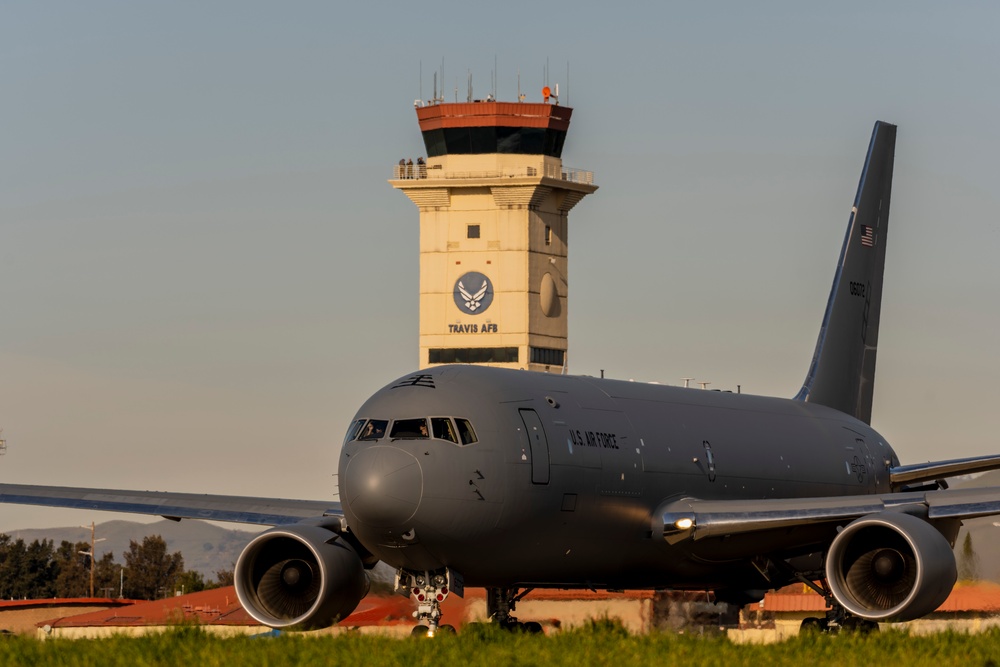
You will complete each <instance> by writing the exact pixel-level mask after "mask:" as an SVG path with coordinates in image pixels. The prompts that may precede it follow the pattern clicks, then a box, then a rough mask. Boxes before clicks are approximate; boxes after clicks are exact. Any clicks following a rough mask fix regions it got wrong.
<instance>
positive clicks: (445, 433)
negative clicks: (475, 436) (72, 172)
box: [431, 417, 458, 445]
mask: <svg viewBox="0 0 1000 667" xmlns="http://www.w3.org/2000/svg"><path fill="white" fill-rule="evenodd" d="M431 430H432V431H433V433H434V437H435V438H438V439H439V440H447V441H448V442H454V443H455V444H456V445H457V444H458V438H457V437H456V436H455V427H454V426H453V425H452V423H451V420H450V419H448V418H447V417H431Z"/></svg>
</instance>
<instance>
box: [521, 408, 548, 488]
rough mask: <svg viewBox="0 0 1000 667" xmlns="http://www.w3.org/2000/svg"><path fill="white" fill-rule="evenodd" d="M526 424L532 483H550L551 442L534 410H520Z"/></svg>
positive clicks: (522, 419)
mask: <svg viewBox="0 0 1000 667" xmlns="http://www.w3.org/2000/svg"><path fill="white" fill-rule="evenodd" d="M518 412H519V413H520V414H521V421H522V422H524V432H525V434H526V435H527V436H528V444H529V445H530V447H531V481H532V483H534V484H548V483H549V442H548V440H546V439H545V429H543V428H542V420H541V419H539V418H538V413H536V412H535V411H534V410H526V409H522V410H518Z"/></svg>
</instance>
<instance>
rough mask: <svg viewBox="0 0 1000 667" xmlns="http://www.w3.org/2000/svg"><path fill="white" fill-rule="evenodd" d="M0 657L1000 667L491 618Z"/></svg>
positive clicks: (995, 646) (983, 659) (904, 653)
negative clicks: (427, 628)
mask: <svg viewBox="0 0 1000 667" xmlns="http://www.w3.org/2000/svg"><path fill="white" fill-rule="evenodd" d="M0 665H4V667H15V666H19V665H26V666H27V665H30V666H31V667H35V666H37V665H60V666H63V665H65V666H70V665H94V666H95V667H96V666H100V667H105V666H108V665H122V666H128V667H141V666H146V665H149V666H152V665H156V666H160V665H162V666H164V667H167V666H169V667H175V666H184V667H187V666H189V665H190V666H198V667H243V666H245V665H261V666H275V665H311V666H314V665H315V666H318V665H352V666H353V665H363V666H368V665H407V666H410V665H434V666H436V667H440V666H442V665H449V666H450V665H487V666H489V667H502V666H504V665H539V666H542V665H544V666H548V665H572V666H574V667H578V666H579V665H612V666H614V667H626V666H629V665H642V666H644V667H645V666H648V665H713V666H714V665H722V666H724V667H737V666H741V665H753V666H755V667H761V666H763V667H777V666H779V665H795V666H796V667H805V666H810V665H837V666H838V667H839V666H853V665H858V666H861V665H864V666H868V665H878V666H885V667H909V666H910V665H928V666H934V667H944V666H946V665H962V666H963V667H968V666H979V665H989V666H993V667H1000V631H991V632H986V633H983V634H978V635H963V634H954V633H942V634H937V635H929V636H921V637H910V636H908V635H905V634H902V633H898V632H884V633H881V634H874V635H869V636H847V635H841V636H808V637H799V638H797V639H793V640H790V641H787V642H783V643H780V644H772V645H769V646H747V645H736V644H732V643H730V642H729V641H727V640H726V639H723V638H720V637H696V636H686V635H669V634H651V635H645V636H630V635H628V634H627V633H625V632H624V631H622V630H621V629H620V628H616V627H614V626H613V625H610V624H600V623H599V624H595V625H592V626H591V627H588V628H584V629H580V630H574V631H570V632H564V633H560V634H558V635H554V636H551V637H546V636H538V635H522V634H509V633H505V632H501V631H498V630H496V629H494V628H492V627H488V626H487V627H481V628H475V629H470V630H467V631H466V632H464V633H462V634H460V635H458V636H438V637H435V638H433V639H426V638H424V639H402V640H400V639H389V638H381V637H371V636H361V635H340V636H326V637H297V636H294V635H285V636H282V637H276V638H259V639H251V638H247V637H240V638H233V639H219V638H215V637H212V636H209V635H207V634H205V633H203V632H201V631H199V630H198V629H196V628H181V629H178V630H176V631H172V632H169V633H166V634H161V635H154V636H149V637H143V638H124V637H122V638H113V639H102V640H53V641H39V640H36V639H31V638H23V637H22V638H7V639H3V640H0Z"/></svg>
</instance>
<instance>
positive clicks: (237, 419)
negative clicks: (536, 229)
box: [0, 0, 1000, 530]
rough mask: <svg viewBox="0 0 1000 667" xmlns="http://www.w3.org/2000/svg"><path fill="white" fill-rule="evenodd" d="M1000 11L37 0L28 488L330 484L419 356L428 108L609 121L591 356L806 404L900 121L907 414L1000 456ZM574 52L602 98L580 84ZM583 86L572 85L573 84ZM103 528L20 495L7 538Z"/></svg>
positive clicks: (589, 331) (12, 273)
mask: <svg viewBox="0 0 1000 667" xmlns="http://www.w3.org/2000/svg"><path fill="white" fill-rule="evenodd" d="M998 25H1000V7H998V6H997V5H995V4H993V3H985V2H983V3H954V4H953V3H949V4H944V3H929V2H925V3H920V2H878V3H871V2H840V3H798V2H783V3H742V2H740V3H735V2H734V3H691V2H683V3H661V2H656V3H634V4H632V3H607V2H584V1H576V2H567V3H555V2H551V3H549V2H546V3H538V2H505V3H501V4H497V3H483V4H482V5H479V4H475V3H468V2H445V3H439V2H427V1H421V2H405V3H333V2H287V3H270V2H268V3H263V2H214V3H201V2H172V3H136V2H102V1H99V0H96V1H93V2H87V3H79V2H62V3H60V2H44V3H43V2H5V3H4V4H3V5H0V100H2V102H0V128H2V129H0V427H2V428H4V437H6V438H7V440H8V444H9V450H8V453H7V454H6V456H4V457H3V458H0V479H3V480H4V481H10V482H24V483H51V484H66V485H88V486H89V485H95V486H107V487H124V488H140V489H159V490H178V491H192V492H214V493H227V494H248V495H268V496H284V497H305V498H324V497H329V496H330V495H331V494H332V493H333V491H334V485H335V477H334V473H335V472H336V461H337V453H338V450H339V446H340V441H341V438H342V435H343V432H344V430H345V428H346V426H347V423H348V421H349V419H350V418H351V416H352V415H353V413H354V411H355V410H356V408H357V407H358V406H359V405H360V404H361V403H362V401H363V400H364V399H365V398H366V397H367V396H368V395H369V394H370V393H371V392H373V391H374V390H376V389H377V388H379V387H380V386H382V385H383V384H385V383H387V382H389V381H390V380H392V379H393V378H395V377H396V376H399V375H402V374H404V373H406V372H408V371H409V370H411V369H412V368H413V367H414V366H415V364H416V362H417V286H416V280H417V210H416V208H415V207H414V206H413V205H412V204H411V203H410V201H409V200H408V199H406V197H404V196H403V195H402V194H400V193H398V192H395V191H393V190H392V188H391V187H390V186H389V185H388V184H387V183H386V179H387V178H388V177H389V176H390V175H391V168H392V165H393V164H395V163H396V161H397V160H398V159H399V158H400V157H401V156H413V157H416V156H418V155H420V154H421V153H422V152H423V151H422V144H421V141H420V135H419V131H418V128H417V124H416V119H415V116H414V113H413V100H414V99H415V98H418V97H420V96H421V88H420V73H421V63H422V69H423V91H422V92H423V97H425V98H427V97H430V94H431V77H432V73H433V72H434V70H436V69H438V68H439V67H440V66H441V62H442V60H443V61H444V70H445V76H444V83H445V87H446V89H447V91H448V96H449V97H450V98H453V97H454V89H455V88H456V86H457V88H458V89H459V94H460V96H462V97H464V93H465V86H466V77H467V74H468V73H469V72H471V73H472V76H473V81H474V84H475V87H476V91H477V96H480V95H485V93H487V92H489V89H490V80H491V73H492V70H493V67H494V59H495V61H496V63H497V81H498V93H499V97H500V98H501V99H513V98H514V97H515V94H516V91H517V88H516V87H517V73H518V71H520V74H521V85H522V88H523V89H524V90H525V91H526V93H527V94H528V96H529V99H535V100H537V99H538V98H539V91H540V89H541V87H542V85H543V71H544V68H545V66H546V63H548V64H549V71H550V74H549V79H550V82H551V83H553V84H554V83H555V82H557V81H558V82H559V83H560V87H561V90H562V92H563V95H564V100H565V95H566V94H567V92H568V104H569V105H570V106H572V107H574V108H575V113H574V117H573V123H572V126H571V128H570V134H569V138H568V140H567V145H566V150H565V153H564V162H565V164H567V165H568V166H571V167H576V168H582V169H589V170H593V171H594V172H595V175H596V180H597V183H598V184H599V185H600V190H599V191H598V192H597V193H596V194H595V195H593V196H591V197H589V198H587V199H586V200H584V201H583V202H582V203H581V204H580V205H579V206H577V207H576V208H575V209H574V210H573V212H572V214H571V219H570V225H571V232H570V248H571V252H570V290H571V293H570V306H569V317H570V354H569V362H570V367H571V371H572V372H575V373H585V374H594V375H596V374H598V373H599V371H600V369H602V368H603V369H606V372H607V374H608V375H609V376H611V377H619V378H634V379H636V380H656V381H660V382H665V383H670V384H679V383H680V378H682V377H685V376H693V377H695V378H698V379H703V380H708V381H711V382H712V385H711V386H712V387H716V388H723V389H729V388H735V386H736V385H737V384H740V385H742V387H743V390H744V391H747V392H752V393H761V394H770V395H780V396H791V395H793V394H794V393H795V392H796V391H797V389H798V388H799V385H800V383H801V381H802V378H803V376H804V374H805V371H806V366H807V364H808V362H809V359H810V355H811V353H812V349H813V345H814V343H815V338H816V333H817V330H818V327H819V323H820V319H821V316H822V311H823V307H824V305H825V301H826V296H827V292H828V290H829V285H830V281H831V279H832V276H833V269H834V264H835V262H836V258H837V254H838V251H839V245H840V241H841V239H842V235H843V230H844V226H845V225H846V223H847V218H848V212H849V209H850V205H851V203H852V200H853V197H854V191H855V188H856V186H857V180H858V176H859V173H860V169H861V165H862V160H863V156H864V152H865V149H866V148H867V144H868V139H869V136H870V133H871V129H872V125H873V123H874V121H875V120H877V119H882V120H886V121H890V122H893V123H896V124H898V125H899V135H898V142H897V152H896V170H895V183H894V193H893V203H892V219H891V230H890V231H891V233H890V235H889V243H890V245H889V250H888V267H887V270H886V292H885V299H884V302H883V317H882V330H881V336H880V343H881V345H880V350H879V369H878V375H877V384H876V402H875V415H874V426H875V427H876V428H878V429H879V430H880V431H881V432H882V433H883V434H884V435H885V436H886V437H887V438H888V439H889V441H890V442H891V443H892V444H893V445H894V447H895V448H896V449H897V451H898V452H899V453H900V455H901V457H902V458H903V460H904V461H906V462H916V461H920V460H927V459H932V458H949V457H956V456H966V455H969V456H971V455H976V454H986V453H993V452H998V451H1000V442H998V438H997V436H996V431H997V429H996V426H995V424H994V421H993V420H994V418H995V414H996V405H997V403H998V402H1000V387H998V378H1000V352H998V350H997V337H998V334H997V332H998V331H1000V262H998V261H997V259H996V255H997V250H998V248H1000V224H998V223H1000V215H998V213H1000V202H998V195H997V187H996V184H997V182H998V180H1000V179H998V176H1000V161H998V159H997V154H998V150H1000V125H998V123H997V119H998V118H1000V89H998V87H997V86H996V76H997V72H998V71H1000V42H998V41H997V38H996V27H997V26H998ZM567 63H568V66H569V80H568V86H567V78H566V70H567ZM567 87H568V91H567ZM92 518H94V519H96V520H101V519H102V517H101V516H99V515H94V516H91V515H89V514H87V513H72V512H64V511H55V510H34V509H27V508H17V507H0V530H10V529H14V528H19V527H27V526H41V525H59V524H68V525H76V524H78V523H83V522H89V521H90V520H91V519H92Z"/></svg>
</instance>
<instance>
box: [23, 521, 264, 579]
mask: <svg viewBox="0 0 1000 667" xmlns="http://www.w3.org/2000/svg"><path fill="white" fill-rule="evenodd" d="M258 532H260V531H259V530H258V531H252V532H251V531H248V530H232V529H227V528H221V527H219V526H217V525H215V524H211V523H208V522H205V521H180V522H177V521H168V520H166V519H164V520H162V521H157V522H155V523H136V522H134V521H108V522H106V523H100V524H97V538H98V539H100V538H102V537H103V538H105V541H103V542H98V543H97V556H98V558H100V557H101V556H102V555H104V554H105V553H107V552H109V551H110V552H111V553H113V554H114V556H115V561H117V562H119V563H121V562H123V561H124V557H123V556H122V554H123V553H124V552H125V551H126V550H128V543H129V540H135V541H137V542H141V541H142V539H143V538H144V537H146V536H148V535H159V536H161V537H162V538H163V539H164V540H165V541H166V543H167V549H168V550H169V551H170V552H171V553H172V552H174V551H180V552H181V553H182V554H183V555H184V567H185V568H187V569H189V570H197V571H198V572H200V573H201V574H202V575H203V576H204V577H205V579H206V580H207V579H214V578H215V573H216V572H218V571H219V570H230V569H232V567H233V564H234V563H235V562H236V559H237V557H239V555H240V552H241V551H242V550H243V547H245V546H246V545H247V543H248V542H250V540H252V539H253V538H254V536H256V535H257V533H258ZM7 534H8V535H10V536H11V537H12V538H14V539H17V538H21V539H23V540H24V541H25V542H33V541H34V540H52V541H53V542H55V545H56V546H59V543H60V542H62V541H63V540H69V541H70V542H90V528H78V527H75V526H73V527H67V528H34V529H27V530H11V531H8V532H7Z"/></svg>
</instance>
